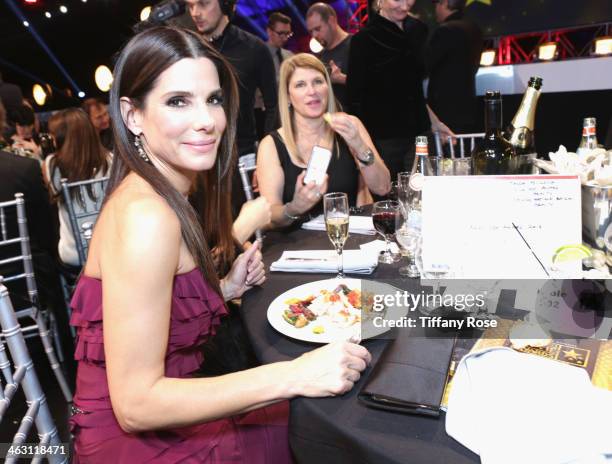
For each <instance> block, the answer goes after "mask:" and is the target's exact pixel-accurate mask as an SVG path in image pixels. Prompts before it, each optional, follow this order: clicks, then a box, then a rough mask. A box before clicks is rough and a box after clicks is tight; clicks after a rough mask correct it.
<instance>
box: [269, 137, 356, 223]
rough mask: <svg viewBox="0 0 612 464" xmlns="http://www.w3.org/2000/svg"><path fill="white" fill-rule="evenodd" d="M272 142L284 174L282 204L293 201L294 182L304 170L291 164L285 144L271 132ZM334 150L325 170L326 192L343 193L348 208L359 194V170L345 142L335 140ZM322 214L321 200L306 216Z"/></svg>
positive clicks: (339, 138) (354, 202) (338, 138)
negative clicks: (346, 199) (347, 202)
mask: <svg viewBox="0 0 612 464" xmlns="http://www.w3.org/2000/svg"><path fill="white" fill-rule="evenodd" d="M270 135H271V136H272V140H274V145H275V146H276V152H277V153H278V159H279V161H280V164H281V166H282V168H283V172H284V173H285V186H284V187H283V203H288V202H290V201H291V200H293V194H294V193H295V182H296V180H297V178H298V176H299V175H300V174H301V173H302V171H304V170H305V168H301V167H299V166H296V165H295V164H293V161H291V158H290V157H289V151H288V150H287V146H286V145H285V142H284V141H283V139H282V138H281V136H280V134H279V133H278V131H274V132H271V133H270ZM336 142H337V143H335V144H334V145H335V147H336V148H335V149H334V152H333V154H332V158H331V160H330V162H329V167H328V168H327V175H328V176H329V182H328V184H327V192H328V193H329V192H344V193H346V194H347V196H348V201H349V206H355V205H356V204H357V194H358V192H359V169H358V168H357V166H356V165H355V159H354V158H353V155H352V154H351V152H350V150H349V148H348V146H347V145H346V142H345V141H344V140H343V139H342V138H341V137H337V138H336ZM322 213H323V199H321V201H319V203H317V204H316V205H314V206H313V207H312V209H311V210H310V211H308V214H309V215H310V216H311V217H313V216H317V215H319V214H322Z"/></svg>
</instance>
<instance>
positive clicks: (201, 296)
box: [70, 269, 291, 464]
mask: <svg viewBox="0 0 612 464" xmlns="http://www.w3.org/2000/svg"><path fill="white" fill-rule="evenodd" d="M71 306H72V310H73V313H72V318H71V321H70V323H71V324H72V325H73V326H76V327H77V340H76V352H75V359H76V360H77V361H78V362H79V367H78V372H77V387H76V394H75V396H74V406H75V407H76V408H77V410H78V411H79V412H77V413H76V414H74V415H73V416H72V418H71V419H70V426H71V430H72V433H73V435H74V448H75V459H74V462H77V463H104V464H108V463H114V464H119V463H124V462H125V463H130V464H133V463H141V462H162V463H174V462H181V463H203V462H205V463H221V462H223V463H226V462H236V463H247V462H248V463H253V464H259V463H261V464H264V463H274V464H276V463H286V462H291V454H290V451H289V441H288V436H287V419H288V413H289V409H288V403H287V402H286V401H285V402H281V403H277V404H276V405H273V406H271V407H267V408H262V409H258V410H255V411H252V412H249V413H246V414H241V415H239V416H234V417H230V418H227V419H220V420H216V421H213V422H207V423H203V424H199V425H194V426H189V427H182V428H177V429H171V430H162V431H152V432H145V433H138V434H129V433H126V432H124V431H123V430H122V429H121V427H120V426H119V423H118V422H117V419H116V418H115V415H114V414H113V409H112V406H111V401H110V394H109V391H108V382H107V379H106V368H105V363H104V344H103V335H102V282H101V281H100V280H98V279H95V278H92V277H88V276H85V275H82V276H81V278H80V280H79V283H78V285H77V288H76V290H75V293H74V297H73V299H72V305H71ZM226 314H227V309H226V307H225V303H224V302H223V300H222V299H221V298H220V296H219V295H218V294H217V293H216V292H215V291H214V290H213V289H212V288H211V287H210V286H209V285H208V283H207V282H206V281H205V279H204V278H203V276H202V274H201V272H200V271H199V270H198V269H194V270H193V271H191V272H188V273H186V274H180V275H177V276H175V278H174V287H173V291H172V310H171V315H170V317H171V322H170V334H169V340H168V351H167V353H166V367H165V375H166V376H167V377H174V378H185V377H190V376H191V374H192V373H193V372H195V371H196V370H197V369H198V368H199V367H200V365H201V363H202V361H203V355H202V352H201V349H200V345H202V344H203V343H205V342H206V340H207V339H208V338H209V337H210V336H212V335H214V333H215V328H216V326H217V325H218V324H219V320H220V318H221V317H222V316H224V315H226ZM185 401H189V399H188V398H185Z"/></svg>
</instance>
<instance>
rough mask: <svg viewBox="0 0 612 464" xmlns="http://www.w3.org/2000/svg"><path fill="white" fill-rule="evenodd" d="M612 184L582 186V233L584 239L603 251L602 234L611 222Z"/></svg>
mask: <svg viewBox="0 0 612 464" xmlns="http://www.w3.org/2000/svg"><path fill="white" fill-rule="evenodd" d="M611 219H612V185H611V186H607V187H601V186H598V185H583V186H582V233H583V235H584V237H585V239H586V240H587V241H588V242H590V243H591V244H592V245H595V246H596V247H597V248H599V249H600V250H603V251H605V250H606V247H605V242H604V234H605V232H606V229H607V228H608V226H609V225H610V223H611V222H612V220H611Z"/></svg>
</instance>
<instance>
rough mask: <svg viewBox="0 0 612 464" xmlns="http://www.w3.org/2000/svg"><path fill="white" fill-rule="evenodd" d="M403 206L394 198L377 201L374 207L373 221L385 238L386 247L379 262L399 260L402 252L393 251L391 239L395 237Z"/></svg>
mask: <svg viewBox="0 0 612 464" xmlns="http://www.w3.org/2000/svg"><path fill="white" fill-rule="evenodd" d="M400 210H401V206H400V204H399V202H397V201H393V200H385V201H377V202H376V203H374V207H373V209H372V222H373V223H374V228H375V229H376V231H377V232H378V233H379V234H380V235H382V236H383V237H384V239H385V244H386V249H385V251H384V252H382V253H381V254H380V255H379V256H378V262H379V263H386V264H391V263H395V262H396V261H399V259H400V254H399V253H393V252H392V251H391V243H390V240H391V239H393V236H394V234H395V231H396V230H397V226H398V223H399V222H400V220H401V214H400Z"/></svg>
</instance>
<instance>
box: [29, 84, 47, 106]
mask: <svg viewBox="0 0 612 464" xmlns="http://www.w3.org/2000/svg"><path fill="white" fill-rule="evenodd" d="M32 96H33V97H34V101H35V102H36V103H37V104H38V106H43V105H44V104H45V102H46V101H47V93H46V92H45V89H43V87H42V85H40V84H34V86H33V87H32Z"/></svg>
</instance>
